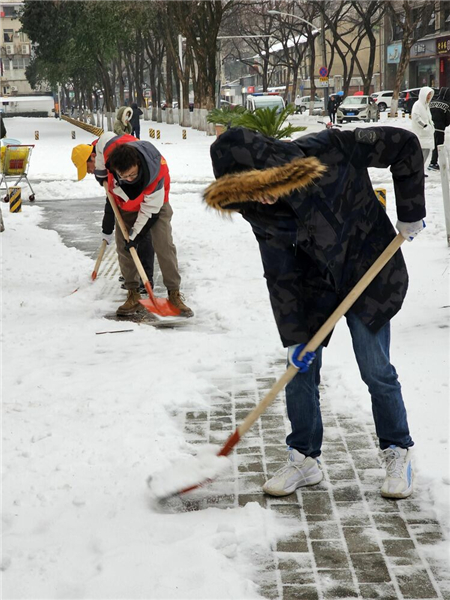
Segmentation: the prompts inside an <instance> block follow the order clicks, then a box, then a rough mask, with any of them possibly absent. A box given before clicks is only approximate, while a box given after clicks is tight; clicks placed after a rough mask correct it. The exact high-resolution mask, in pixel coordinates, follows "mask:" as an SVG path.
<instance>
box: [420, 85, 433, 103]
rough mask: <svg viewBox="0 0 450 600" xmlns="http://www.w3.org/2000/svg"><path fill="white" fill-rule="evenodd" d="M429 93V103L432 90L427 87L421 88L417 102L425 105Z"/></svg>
mask: <svg viewBox="0 0 450 600" xmlns="http://www.w3.org/2000/svg"><path fill="white" fill-rule="evenodd" d="M430 93H431V97H430V100H429V101H431V100H432V99H433V96H434V90H433V88H430V87H428V86H427V85H426V86H424V87H423V88H421V89H420V92H419V102H421V103H422V104H427V97H428V94H430Z"/></svg>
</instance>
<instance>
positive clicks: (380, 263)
mask: <svg viewBox="0 0 450 600" xmlns="http://www.w3.org/2000/svg"><path fill="white" fill-rule="evenodd" d="M404 241H405V238H404V237H403V236H402V234H401V233H399V234H398V235H397V236H396V237H395V238H394V239H393V240H392V242H391V243H390V244H389V246H387V248H386V249H385V250H384V251H383V252H382V253H381V254H380V256H379V257H378V258H377V260H376V261H375V262H374V263H373V265H372V266H371V267H370V268H369V269H368V270H367V272H366V273H365V274H364V275H363V276H362V277H361V279H360V280H359V281H358V283H357V284H356V285H355V287H354V288H353V289H352V290H351V291H350V292H349V293H348V295H347V296H346V297H345V298H344V300H342V302H341V303H340V304H339V306H338V307H337V308H336V310H335V311H334V312H333V313H332V314H331V315H330V316H329V317H328V319H327V320H326V321H325V323H324V324H323V325H322V327H321V328H320V329H319V331H318V332H317V333H316V334H315V335H314V336H313V337H312V338H311V339H310V340H309V342H308V343H307V344H306V346H305V347H304V349H303V351H302V352H301V354H300V356H299V358H302V357H303V356H304V355H305V354H306V353H307V352H315V351H316V350H317V348H318V347H319V346H320V344H321V343H322V342H323V341H324V339H325V338H326V337H327V336H328V334H329V333H331V331H332V330H333V328H334V327H335V326H336V323H337V322H338V321H339V319H340V318H341V317H342V316H343V315H345V313H346V312H347V311H348V310H349V309H350V308H351V306H352V305H353V304H354V303H355V302H356V300H357V299H358V298H359V296H360V295H361V294H362V293H363V291H364V290H365V289H366V288H367V287H368V285H369V284H370V283H371V282H372V281H373V280H374V279H375V277H376V276H377V275H378V273H379V272H380V271H381V269H382V268H383V267H384V266H385V265H386V264H387V263H388V262H389V260H390V259H391V258H392V257H393V256H394V254H395V253H396V252H397V250H398V249H399V248H400V246H401V245H402V244H403V242H404ZM297 373H298V369H296V368H295V367H294V366H292V365H289V367H288V368H287V370H286V372H285V373H284V374H283V375H282V376H281V377H280V378H279V379H278V381H276V382H275V384H274V385H273V387H272V389H271V390H269V392H268V393H267V394H266V395H265V396H264V398H263V399H262V400H261V402H260V403H259V404H258V406H256V408H254V409H253V410H252V411H251V412H250V413H249V414H248V415H247V417H246V418H245V419H244V421H243V422H242V423H241V424H240V425H239V427H238V428H237V429H236V431H235V433H233V434H232V435H231V437H230V438H229V439H228V440H227V442H226V443H225V445H224V446H223V448H222V449H221V451H220V452H219V455H220V456H226V455H227V454H229V453H230V451H231V449H232V448H233V447H234V446H235V445H236V443H237V442H238V441H239V439H240V438H241V437H242V436H243V435H244V434H245V433H247V431H248V430H249V429H250V428H251V427H252V425H253V424H254V423H255V421H256V420H257V419H258V418H259V417H260V416H261V415H262V414H263V412H264V411H265V410H266V409H267V408H268V407H269V406H270V404H272V402H273V401H274V399H275V398H276V396H277V395H278V393H279V392H280V391H281V390H282V389H283V388H284V387H285V386H286V385H287V384H288V383H289V382H290V381H291V380H292V379H293V378H294V377H295V376H296V375H297Z"/></svg>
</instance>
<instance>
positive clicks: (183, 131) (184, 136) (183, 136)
mask: <svg viewBox="0 0 450 600" xmlns="http://www.w3.org/2000/svg"><path fill="white" fill-rule="evenodd" d="M181 137H182V138H183V140H185V139H186V129H183V130H182V132H181Z"/></svg>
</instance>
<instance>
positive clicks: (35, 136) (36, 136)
mask: <svg viewBox="0 0 450 600" xmlns="http://www.w3.org/2000/svg"><path fill="white" fill-rule="evenodd" d="M34 139H35V140H38V139H39V131H35V132H34Z"/></svg>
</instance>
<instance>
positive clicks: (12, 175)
mask: <svg viewBox="0 0 450 600" xmlns="http://www.w3.org/2000/svg"><path fill="white" fill-rule="evenodd" d="M33 148H34V145H32V144H24V145H22V144H7V145H6V146H2V147H1V151H0V152H1V154H0V188H2V187H4V188H5V189H6V196H4V197H3V201H4V202H9V188H10V187H15V186H17V185H19V183H20V182H21V181H22V179H25V181H26V182H27V184H28V187H29V188H30V190H31V194H30V196H29V197H28V199H29V200H30V202H33V201H34V199H35V195H34V191H33V188H32V187H31V183H30V182H29V180H28V177H27V173H28V168H29V166H30V158H31V153H32V151H33Z"/></svg>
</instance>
